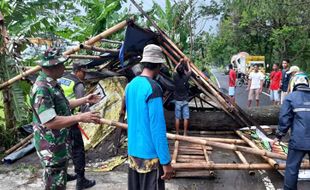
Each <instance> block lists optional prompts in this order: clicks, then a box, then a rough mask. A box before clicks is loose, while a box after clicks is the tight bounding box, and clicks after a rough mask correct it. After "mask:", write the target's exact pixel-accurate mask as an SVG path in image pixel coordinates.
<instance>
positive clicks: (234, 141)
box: [197, 137, 246, 144]
mask: <svg viewBox="0 0 310 190" xmlns="http://www.w3.org/2000/svg"><path fill="white" fill-rule="evenodd" d="M197 138H200V139H205V140H207V141H214V142H221V143H231V144H246V142H245V141H244V140H240V139H226V138H214V137H197Z"/></svg>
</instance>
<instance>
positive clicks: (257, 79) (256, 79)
mask: <svg viewBox="0 0 310 190" xmlns="http://www.w3.org/2000/svg"><path fill="white" fill-rule="evenodd" d="M264 78H265V76H264V74H263V73H261V72H260V71H259V67H258V65H254V71H252V72H251V73H250V75H249V84H248V88H247V90H249V98H248V100H249V102H248V107H251V104H252V101H253V100H254V97H255V100H256V106H257V107H258V106H259V95H260V94H261V93H262V92H263V83H264Z"/></svg>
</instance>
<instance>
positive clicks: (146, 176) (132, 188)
mask: <svg viewBox="0 0 310 190" xmlns="http://www.w3.org/2000/svg"><path fill="white" fill-rule="evenodd" d="M163 173H164V172H163V169H162V166H159V167H158V168H157V169H155V170H152V171H151V172H148V173H138V172H137V171H136V170H133V169H131V168H130V167H129V169H128V190H165V181H164V180H162V179H161V178H160V177H161V176H162V175H163Z"/></svg>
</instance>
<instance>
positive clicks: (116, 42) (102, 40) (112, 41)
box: [101, 39, 123, 45]
mask: <svg viewBox="0 0 310 190" xmlns="http://www.w3.org/2000/svg"><path fill="white" fill-rule="evenodd" d="M101 42H107V43H111V44H119V45H122V43H123V42H120V41H115V40H108V39H101Z"/></svg>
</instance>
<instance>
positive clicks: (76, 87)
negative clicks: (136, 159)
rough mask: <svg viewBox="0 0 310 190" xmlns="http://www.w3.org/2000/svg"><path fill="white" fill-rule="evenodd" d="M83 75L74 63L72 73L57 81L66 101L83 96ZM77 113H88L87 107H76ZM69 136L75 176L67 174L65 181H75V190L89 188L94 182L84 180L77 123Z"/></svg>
mask: <svg viewBox="0 0 310 190" xmlns="http://www.w3.org/2000/svg"><path fill="white" fill-rule="evenodd" d="M85 75H86V69H85V68H84V67H83V65H81V64H80V63H74V64H73V72H72V73H69V74H67V75H65V76H63V77H62V78H61V79H59V80H58V82H59V83H60V86H61V88H62V89H63V90H64V94H65V96H66V98H67V99H68V100H75V99H79V98H82V97H84V96H85V85H84V83H83V80H84V79H85ZM78 111H81V112H85V111H89V107H88V106H87V105H81V106H80V107H76V108H75V109H74V110H72V112H73V114H74V113H77V112H78ZM69 136H70V137H71V142H72V143H71V145H72V161H73V165H74V171H75V173H76V175H74V176H72V175H69V174H68V177H67V180H68V181H72V180H75V179H77V181H76V189H77V190H81V189H86V188H90V187H92V186H94V185H95V184H96V181H95V180H88V179H86V178H85V165H86V162H85V149H84V142H83V138H82V134H81V131H80V128H79V124H78V123H76V124H75V125H73V126H72V127H70V132H69Z"/></svg>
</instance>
